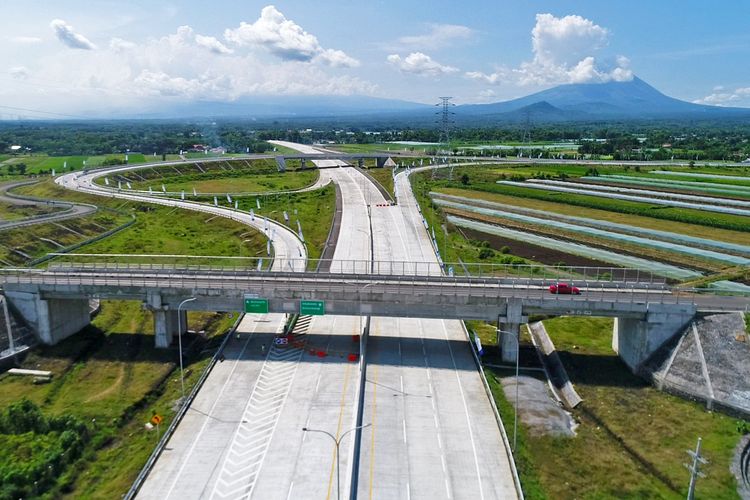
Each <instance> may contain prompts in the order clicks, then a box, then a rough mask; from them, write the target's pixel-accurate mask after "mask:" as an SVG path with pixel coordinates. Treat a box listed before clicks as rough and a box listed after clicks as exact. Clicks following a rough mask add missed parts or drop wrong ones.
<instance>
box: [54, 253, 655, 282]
mask: <svg viewBox="0 0 750 500" xmlns="http://www.w3.org/2000/svg"><path fill="white" fill-rule="evenodd" d="M60 257H61V259H58V260H56V261H55V262H54V263H50V264H49V265H50V268H56V269H62V268H65V267H69V268H76V267H79V268H83V267H86V266H88V267H89V268H92V269H93V268H97V267H98V268H105V267H107V268H111V267H112V266H124V267H122V268H123V269H134V268H138V269H154V270H166V269H194V270H205V271H209V270H215V271H222V272H226V271H238V272H239V271H241V272H248V271H253V270H255V271H261V270H268V269H269V267H268V266H269V264H270V259H269V258H268V257H221V256H193V255H128V254H112V255H103V254H77V253H71V254H60ZM275 261H276V266H275V269H276V270H279V271H294V270H296V271H299V270H302V269H307V270H308V271H306V272H317V271H314V270H315V269H325V271H321V272H324V273H325V274H367V275H373V274H374V275H397V276H456V277H472V278H508V279H523V280H531V281H535V282H537V281H538V282H550V281H553V282H558V281H559V282H570V283H581V282H609V283H641V284H649V285H654V286H657V287H658V286H666V285H667V284H668V283H667V280H666V279H665V278H664V277H662V276H658V275H656V274H654V273H653V272H651V271H649V270H644V269H633V268H622V267H587V266H544V265H528V264H498V263H467V262H460V263H443V264H439V263H437V262H434V261H432V262H414V261H399V260H392V261H377V260H376V261H369V260H348V259H307V260H304V259H298V258H291V259H290V258H285V257H283V256H279V255H276V256H275ZM319 264H325V265H319ZM128 266H131V267H128ZM132 266H135V267H132Z"/></svg>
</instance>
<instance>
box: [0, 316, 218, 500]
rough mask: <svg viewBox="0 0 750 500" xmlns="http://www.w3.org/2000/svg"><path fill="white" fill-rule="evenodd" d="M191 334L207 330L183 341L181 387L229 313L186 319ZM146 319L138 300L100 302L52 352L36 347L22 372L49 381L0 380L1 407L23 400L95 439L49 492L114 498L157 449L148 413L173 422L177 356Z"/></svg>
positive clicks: (191, 380)
mask: <svg viewBox="0 0 750 500" xmlns="http://www.w3.org/2000/svg"><path fill="white" fill-rule="evenodd" d="M188 321H189V325H190V327H191V328H193V329H206V331H207V332H208V337H209V340H208V341H204V340H202V339H201V338H199V337H195V336H188V337H187V338H186V342H187V343H186V346H191V347H192V348H191V347H186V350H187V352H189V353H190V354H188V356H187V358H186V369H187V372H188V376H187V377H186V382H187V387H191V386H192V384H194V383H195V381H196V380H197V378H198V376H199V374H200V371H201V370H202V369H203V367H204V366H205V365H206V363H207V362H208V357H209V356H210V351H209V352H208V353H204V354H198V353H199V352H202V349H204V348H208V347H213V348H215V347H216V346H217V345H218V341H219V340H220V339H219V338H217V337H216V335H217V334H219V333H222V332H223V331H225V330H226V329H227V328H228V326H229V325H230V324H231V321H232V320H231V319H230V318H229V317H228V315H214V314H209V313H190V314H189V320H188ZM152 325H153V322H152V319H151V315H150V313H148V312H146V311H143V310H142V308H141V305H140V303H139V302H124V301H118V302H104V303H103V304H102V311H101V313H100V314H99V315H98V316H97V317H96V318H95V320H94V321H93V323H92V325H91V326H90V327H88V328H86V329H84V331H82V332H80V333H78V334H76V335H74V336H72V337H70V338H68V339H66V340H64V341H62V342H61V343H59V344H58V345H56V346H51V347H49V346H48V347H44V346H42V347H37V348H35V349H34V350H33V351H32V353H31V354H30V355H29V357H28V358H27V359H26V361H25V362H24V367H27V368H34V369H42V370H50V371H52V372H53V374H54V376H53V382H52V383H50V384H43V385H35V384H33V383H32V380H30V378H28V377H13V376H9V375H7V374H5V375H0V408H2V407H5V406H7V405H8V404H10V403H12V402H14V401H18V400H20V399H21V398H23V397H25V398H28V399H30V400H32V401H34V402H36V403H37V404H38V405H40V406H41V407H42V409H43V411H44V412H45V413H46V414H52V415H62V414H67V415H74V416H77V417H80V418H83V419H84V420H85V421H86V422H89V423H90V424H89V426H90V428H91V429H92V430H93V432H94V437H93V439H92V440H91V442H90V443H89V445H88V447H87V450H86V452H85V454H84V458H83V459H82V460H81V461H80V462H78V463H77V464H75V466H74V467H72V468H70V469H69V470H67V471H66V472H65V473H64V474H62V475H61V476H60V477H59V478H58V484H57V487H56V488H55V489H53V490H52V491H51V492H50V494H51V495H52V497H59V496H61V495H62V494H63V493H64V494H65V496H67V497H69V498H91V497H96V498H115V497H119V496H121V495H122V494H123V493H124V492H125V491H126V490H127V489H128V488H129V486H130V484H131V483H132V481H133V480H134V478H135V476H136V475H137V474H138V471H139V470H140V468H141V467H142V466H143V464H144V463H145V461H146V459H147V457H148V455H149V454H150V453H151V450H152V449H153V446H154V445H155V444H156V435H155V432H147V431H145V430H144V429H143V425H144V423H145V422H147V421H148V419H149V417H150V416H151V414H152V413H153V412H157V413H159V414H160V415H162V416H163V417H165V422H164V424H163V427H162V428H166V425H168V424H169V421H170V420H171V418H172V417H173V416H174V412H173V409H172V408H173V407H174V401H175V400H176V399H177V398H178V397H179V394H180V392H179V391H180V384H179V379H178V378H177V377H176V376H175V375H176V372H175V367H176V366H177V365H176V360H177V358H176V354H175V352H174V351H172V350H166V349H156V348H155V347H154V339H153V335H152Z"/></svg>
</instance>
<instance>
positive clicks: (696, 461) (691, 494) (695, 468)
mask: <svg viewBox="0 0 750 500" xmlns="http://www.w3.org/2000/svg"><path fill="white" fill-rule="evenodd" d="M687 454H688V455H690V456H691V457H693V463H692V464H683V465H684V466H685V467H686V468H687V470H689V471H690V487H689V488H688V494H687V499H688V500H693V499H694V498H695V481H696V480H697V479H698V478H699V477H706V475H705V474H704V473H702V472H701V471H700V467H701V464H703V465H705V464H707V463H708V460H706V459H705V458H703V457H702V456H701V438H698V444H697V445H696V446H695V451H693V450H687Z"/></svg>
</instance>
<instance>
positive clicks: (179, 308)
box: [177, 297, 196, 403]
mask: <svg viewBox="0 0 750 500" xmlns="http://www.w3.org/2000/svg"><path fill="white" fill-rule="evenodd" d="M194 300H196V297H190V298H189V299H185V300H183V301H182V302H180V305H179V306H177V343H178V346H179V349H180V387H181V389H182V402H183V403H184V402H185V377H184V374H183V367H182V324H181V323H182V322H181V321H180V316H181V314H180V312H181V311H182V306H184V305H185V304H186V303H187V302H192V301H194ZM185 328H187V325H185Z"/></svg>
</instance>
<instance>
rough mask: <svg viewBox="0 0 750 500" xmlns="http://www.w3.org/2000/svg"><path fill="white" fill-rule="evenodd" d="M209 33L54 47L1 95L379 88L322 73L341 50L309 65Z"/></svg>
mask: <svg viewBox="0 0 750 500" xmlns="http://www.w3.org/2000/svg"><path fill="white" fill-rule="evenodd" d="M212 40H216V39H215V38H213V37H209V36H204V35H199V34H196V32H195V30H194V29H193V28H191V27H190V26H181V27H179V28H178V29H177V30H176V31H175V32H173V33H171V34H167V35H164V36H160V37H154V38H150V39H147V40H144V41H142V42H139V43H133V42H132V41H128V40H123V39H120V38H113V39H111V40H110V41H109V43H108V44H107V45H105V46H102V47H101V49H100V50H96V51H91V52H85V53H84V52H83V51H80V50H78V51H75V50H63V51H53V52H50V53H48V54H46V55H44V56H42V57H41V58H39V59H38V60H36V61H35V68H36V67H38V68H39V69H35V71H34V73H33V77H34V82H37V81H39V82H44V84H43V85H42V84H37V83H35V84H34V85H27V84H25V83H24V82H22V81H21V80H20V78H22V77H23V75H24V72H23V70H22V69H17V70H14V73H15V76H16V78H18V79H19V80H18V81H15V82H9V83H8V85H6V86H4V87H0V96H1V97H2V98H3V99H6V98H7V97H8V96H13V97H14V98H16V99H17V100H18V102H19V103H23V104H24V105H27V106H30V107H31V106H32V104H33V105H34V106H36V107H39V106H48V107H49V108H50V109H55V110H56V111H59V112H76V113H81V112H87V110H92V109H95V110H97V112H98V113H103V112H105V111H104V110H113V109H128V108H130V109H144V107H152V108H153V109H154V110H158V109H159V106H160V105H161V104H164V103H165V102H172V101H182V102H185V101H190V100H197V99H199V100H205V101H224V102H231V101H235V100H237V99H241V98H243V97H245V96H252V95H352V94H365V95H373V94H376V93H377V91H378V89H377V86H376V85H373V84H372V83H370V82H368V81H365V80H363V79H361V78H357V77H354V76H351V75H334V74H328V73H327V71H326V68H327V67H334V66H351V65H352V64H354V62H353V60H351V59H350V58H349V56H347V55H346V54H345V53H343V52H342V51H337V50H334V49H321V51H320V52H319V53H318V54H316V55H315V57H314V61H313V62H314V63H312V64H311V63H309V62H299V61H294V60H289V61H276V62H275V63H273V64H269V62H268V61H267V57H264V56H262V54H259V53H258V51H257V50H243V51H239V50H235V51H232V52H228V53H227V52H224V51H222V50H221V48H220V47H219V46H218V45H216V44H214V43H213V42H212ZM216 42H218V43H221V42H220V41H219V40H216ZM221 45H222V46H224V47H226V46H225V45H224V44H223V43H221ZM227 49H228V48H227ZM323 59H325V60H323ZM8 66H10V65H8ZM6 71H10V70H6Z"/></svg>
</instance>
